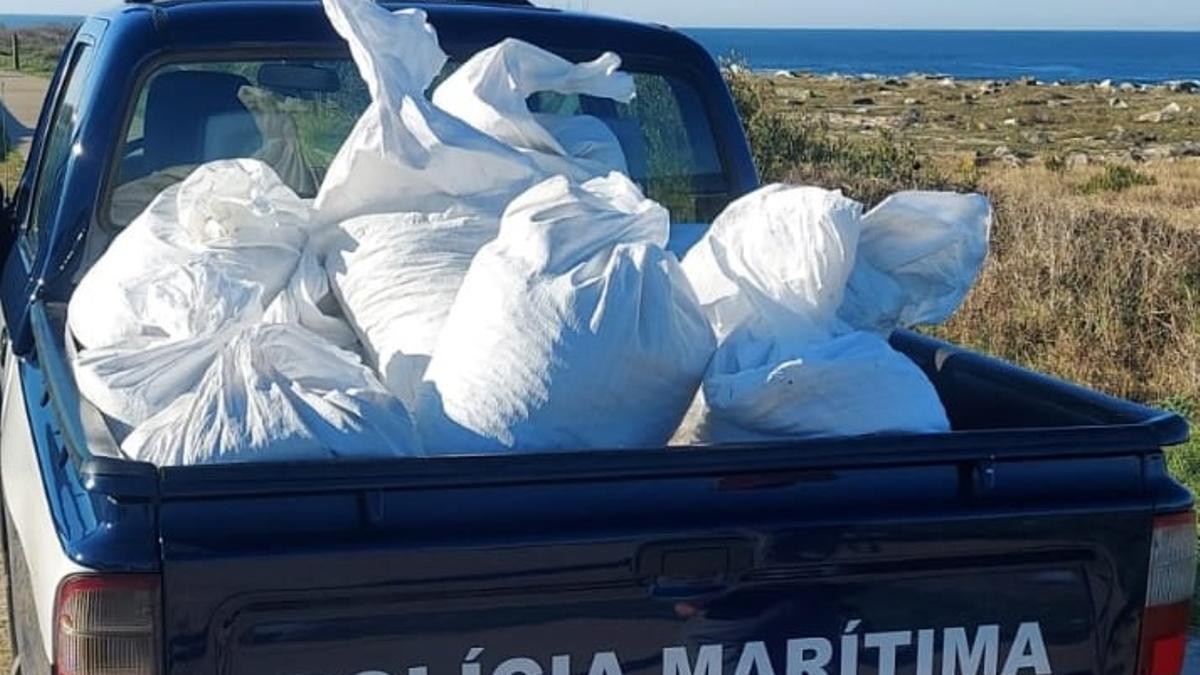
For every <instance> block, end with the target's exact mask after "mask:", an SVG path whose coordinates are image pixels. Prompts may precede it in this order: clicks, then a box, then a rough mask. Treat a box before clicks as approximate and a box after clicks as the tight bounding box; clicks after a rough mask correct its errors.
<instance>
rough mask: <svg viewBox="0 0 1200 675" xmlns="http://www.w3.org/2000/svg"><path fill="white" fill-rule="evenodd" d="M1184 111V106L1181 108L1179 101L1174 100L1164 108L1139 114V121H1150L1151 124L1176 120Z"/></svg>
mask: <svg viewBox="0 0 1200 675" xmlns="http://www.w3.org/2000/svg"><path fill="white" fill-rule="evenodd" d="M1182 112H1183V108H1181V107H1180V106H1179V104H1178V103H1175V102H1174V101H1172V102H1171V103H1169V104H1168V105H1167V106H1166V107H1164V108H1163V109H1162V110H1158V111H1156V112H1148V113H1145V114H1142V115H1138V117H1137V121H1139V122H1148V123H1150V124H1161V123H1163V122H1170V121H1172V120H1174V119H1175V118H1176V117H1178V116H1179V114H1180V113H1182Z"/></svg>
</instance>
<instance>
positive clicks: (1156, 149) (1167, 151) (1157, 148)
mask: <svg viewBox="0 0 1200 675" xmlns="http://www.w3.org/2000/svg"><path fill="white" fill-rule="evenodd" d="M1138 154H1139V155H1140V156H1139V157H1138V159H1139V160H1142V161H1145V160H1149V159H1170V158H1171V157H1174V156H1175V155H1174V148H1172V147H1170V146H1165V145H1154V146H1151V147H1148V148H1140V149H1139V150H1138Z"/></svg>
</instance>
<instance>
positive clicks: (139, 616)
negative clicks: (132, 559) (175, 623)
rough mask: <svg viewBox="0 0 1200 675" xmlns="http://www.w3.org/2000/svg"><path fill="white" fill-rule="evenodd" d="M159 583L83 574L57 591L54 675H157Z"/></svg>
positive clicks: (144, 577)
mask: <svg viewBox="0 0 1200 675" xmlns="http://www.w3.org/2000/svg"><path fill="white" fill-rule="evenodd" d="M158 589H159V581H158V577H156V576H151V575H134V574H83V575H77V576H72V577H67V578H66V579H65V580H63V582H62V583H61V584H59V586H58V601H57V602H56V603H55V611H54V654H55V664H54V666H55V673H57V675H157V673H158V672H159V662H160V659H161V655H160V654H159V649H158V624H159V621H158V606H159V600H158V597H159V596H158Z"/></svg>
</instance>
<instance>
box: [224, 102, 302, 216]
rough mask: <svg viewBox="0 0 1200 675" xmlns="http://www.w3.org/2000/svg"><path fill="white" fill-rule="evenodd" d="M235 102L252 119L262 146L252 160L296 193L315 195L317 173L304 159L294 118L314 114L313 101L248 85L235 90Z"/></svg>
mask: <svg viewBox="0 0 1200 675" xmlns="http://www.w3.org/2000/svg"><path fill="white" fill-rule="evenodd" d="M238 100H239V101H241V102H242V105H245V106H246V109H247V110H249V111H250V114H251V115H253V116H254V124H255V126H257V127H258V132H259V134H261V135H262V147H260V148H259V149H258V150H257V151H256V152H255V153H254V159H261V160H262V161H264V162H266V163H267V164H270V165H271V168H272V169H275V173H277V174H279V178H280V179H281V180H283V182H284V183H286V184H287V186H288V187H290V188H292V189H293V190H295V191H296V192H297V193H298V194H302V195H309V196H311V195H313V194H315V193H316V191H317V172H316V171H314V170H313V168H312V165H311V164H309V162H308V159H306V158H305V157H304V144H303V143H302V142H301V141H300V129H299V128H298V127H297V126H296V119H295V117H294V116H295V115H296V114H301V115H305V114H313V113H314V112H316V110H315V106H314V104H313V102H311V101H303V100H301V99H298V98H291V97H287V96H282V95H280V94H277V93H275V92H273V91H271V90H270V89H263V88H261V87H249V86H244V87H242V88H240V89H238Z"/></svg>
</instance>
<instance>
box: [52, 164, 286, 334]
mask: <svg viewBox="0 0 1200 675" xmlns="http://www.w3.org/2000/svg"><path fill="white" fill-rule="evenodd" d="M309 214H310V211H309V208H308V206H307V205H306V204H305V203H304V202H303V201H301V200H300V198H299V197H297V196H296V194H295V193H294V192H292V190H291V189H290V188H288V187H287V186H286V185H284V184H283V182H282V181H281V180H280V179H279V176H277V175H276V174H275V172H274V171H273V170H272V169H271V168H270V167H269V166H267V165H266V164H264V163H262V162H260V161H257V160H249V159H238V160H222V161H217V162H211V163H208V164H204V165H201V166H200V167H198V168H197V169H196V170H195V171H193V172H192V173H191V174H190V175H189V176H188V177H187V178H186V179H185V180H184V181H183V182H182V183H180V184H178V185H175V186H172V187H169V188H167V189H166V190H165V191H163V192H162V193H161V194H160V195H159V196H158V197H157V198H156V199H155V200H154V201H153V202H152V203H151V205H150V206H149V207H148V208H147V209H146V210H145V211H144V212H142V214H141V215H140V216H138V217H137V218H136V219H134V221H133V222H132V223H131V224H130V225H129V226H128V227H126V228H125V229H124V230H123V231H122V232H121V233H120V234H119V235H118V236H117V237H116V239H114V240H113V242H112V244H111V245H110V246H109V247H108V249H107V250H106V251H105V252H104V254H103V255H102V256H100V258H99V259H98V260H97V261H96V263H95V264H94V265H93V266H92V267H91V269H89V270H88V271H87V273H86V274H85V275H84V276H83V278H82V279H81V280H80V282H79V285H78V287H77V288H76V289H75V292H74V293H73V294H72V296H71V300H70V303H69V305H68V310H67V322H68V325H69V326H70V329H71V333H72V334H73V335H74V337H75V339H77V340H78V341H79V342H80V344H81V345H83V347H84V348H85V349H86V348H97V347H104V346H108V345H113V344H116V343H118V342H123V341H127V340H129V339H132V338H137V337H146V338H158V337H164V336H174V337H185V336H184V335H182V334H180V333H179V332H178V329H179V327H180V326H185V325H187V324H188V321H189V317H191V316H192V315H193V314H194V313H195V312H196V311H205V309H204V308H206V307H210V306H213V305H217V304H219V303H221V302H222V299H221V298H220V297H217V296H212V297H205V298H199V299H197V300H196V303H195V305H194V306H193V305H188V304H182V303H181V304H171V303H170V302H169V301H168V300H167V298H159V300H158V301H156V302H154V303H152V305H146V304H145V303H144V301H143V300H141V298H144V297H145V296H146V295H147V294H149V293H153V292H154V291H153V288H150V286H153V285H154V284H155V283H158V282H157V281H156V279H157V278H158V275H159V274H168V275H170V274H172V273H173V270H175V269H178V268H182V267H185V266H191V267H195V266H197V265H203V266H207V267H208V268H210V269H209V270H208V271H207V273H206V276H208V277H212V278H214V279H216V278H218V277H219V278H221V279H225V280H228V281H229V282H231V283H241V282H245V283H247V284H254V285H257V286H258V287H259V288H260V289H261V295H260V298H261V300H262V301H263V302H269V301H270V300H271V299H273V298H274V297H275V295H276V294H278V293H279V291H280V290H281V289H282V288H283V287H284V286H285V285H286V284H287V282H288V280H289V279H290V278H291V276H292V273H293V271H294V270H295V267H296V263H297V261H298V260H299V259H300V253H301V251H302V249H303V248H304V245H305V242H306V241H307V240H308V230H307V228H308V226H309ZM208 287H209V288H212V289H219V288H221V287H222V286H221V284H219V283H215V282H214V283H211V284H210V285H209V286H208Z"/></svg>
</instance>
